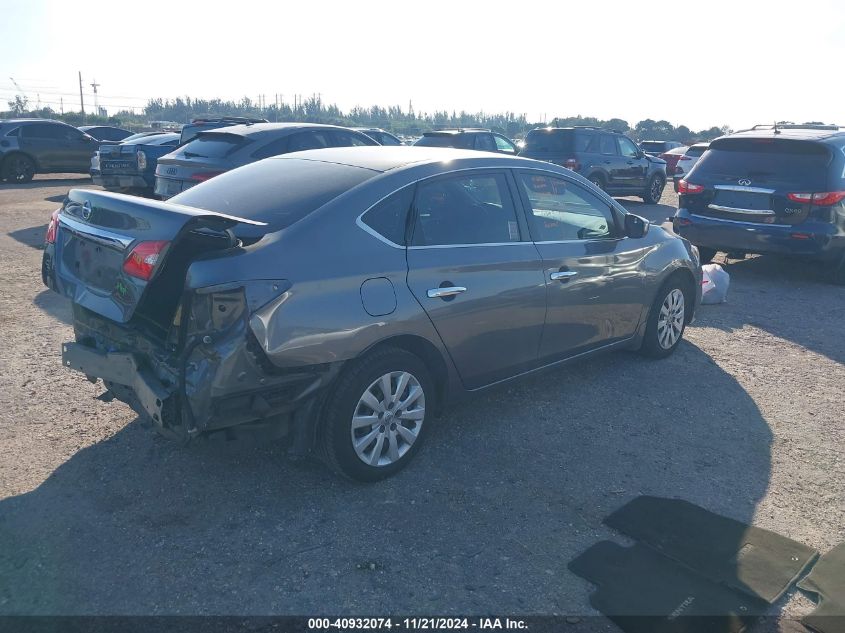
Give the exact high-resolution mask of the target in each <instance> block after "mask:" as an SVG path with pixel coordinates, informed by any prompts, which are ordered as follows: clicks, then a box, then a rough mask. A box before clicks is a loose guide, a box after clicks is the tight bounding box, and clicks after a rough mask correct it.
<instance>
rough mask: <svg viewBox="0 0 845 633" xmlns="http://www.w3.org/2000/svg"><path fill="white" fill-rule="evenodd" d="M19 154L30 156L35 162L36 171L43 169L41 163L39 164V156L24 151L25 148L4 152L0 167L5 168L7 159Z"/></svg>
mask: <svg viewBox="0 0 845 633" xmlns="http://www.w3.org/2000/svg"><path fill="white" fill-rule="evenodd" d="M18 155H20V156H25V157H26V158H28V159H29V160H31V161H32V162H33V164H34V165H35V171H36V172H40V171H41V165H39V164H38V159H37V158H35V156H33V155H32V154H30V153H28V152H25V151H23V150H21V149H13V150H11V151H9V152H6V153H5V154H3V158H2V160H0V169H2V168H3V165H5V163H6V161H7V160H8V159H9V158H12V157H13V156H18Z"/></svg>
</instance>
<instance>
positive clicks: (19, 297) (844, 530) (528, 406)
mask: <svg viewBox="0 0 845 633" xmlns="http://www.w3.org/2000/svg"><path fill="white" fill-rule="evenodd" d="M88 183H89V181H87V180H83V179H79V178H74V177H73V176H71V175H68V176H51V177H40V178H38V179H37V180H36V181H35V182H33V183H31V184H29V185H26V186H10V185H2V186H0V324H2V330H1V331H2V335H3V340H4V342H5V344H4V345H3V346H2V348H0V411H2V414H0V454H2V456H3V457H2V459H1V460H0V614H314V613H343V614H370V615H385V614H389V613H407V614H432V613H443V614H448V613H474V614H486V613H491V612H495V613H499V614H507V613H517V614H552V613H565V614H583V615H589V614H594V613H595V612H594V611H593V610H592V608H591V607H590V605H589V602H588V596H589V593H590V590H591V588H590V586H589V585H588V584H587V583H586V582H584V581H583V580H582V579H580V578H578V577H576V576H574V575H573V574H571V573H569V572H568V571H567V569H566V564H567V562H568V561H569V560H570V559H572V558H573V557H574V556H576V555H577V554H579V553H580V552H582V551H583V550H584V549H586V548H587V547H589V546H590V545H592V544H593V543H594V542H596V541H597V540H599V539H605V538H610V539H614V540H617V541H620V542H624V539H623V538H622V537H620V536H619V535H617V534H615V533H613V532H612V531H610V530H609V529H607V528H605V527H604V526H603V525H602V524H601V520H602V518H603V517H604V516H606V515H607V514H608V513H609V512H611V511H612V510H614V509H616V508H617V507H619V506H620V505H622V504H623V503H625V502H626V501H628V500H630V499H631V498H633V497H635V496H637V495H640V494H654V495H663V496H670V497H680V498H683V499H687V500H689V501H692V502H694V503H698V504H700V505H703V506H705V507H707V508H709V509H712V510H714V511H716V512H720V513H723V514H726V515H729V516H732V517H735V518H737V519H741V520H744V521H748V522H751V523H753V524H754V525H758V526H760V527H764V528H768V529H772V530H775V531H777V532H779V533H781V534H784V535H786V536H789V537H791V538H793V539H796V540H798V541H801V542H803V543H806V544H808V545H811V546H813V547H816V548H818V549H819V550H821V551H822V552H824V551H827V550H828V549H830V548H831V547H833V546H834V545H836V544H837V543H839V542H840V541H842V540H843V539H845V476H843V475H844V474H845V460H844V459H843V454H844V453H843V451H844V449H843V446H845V443H843V439H845V416H843V396H845V366H843V363H845V336H843V329H842V328H843V323H845V288H836V287H833V286H829V285H826V284H825V283H824V282H823V281H821V280H820V279H819V275H818V273H817V271H816V270H815V269H814V268H813V267H812V266H809V265H804V264H798V263H794V262H785V261H780V260H777V259H771V258H753V259H747V260H745V261H741V262H738V261H737V262H734V261H731V262H730V264H729V265H728V267H727V268H728V270H729V272H730V274H731V290H730V295H729V302H728V303H727V304H725V305H719V306H704V307H702V308H701V309H700V311H699V313H698V318H697V321H696V323H695V324H694V325H693V326H692V327H690V328H689V329H688V330H687V335H686V341H685V342H684V343H682V345H681V346H680V348H679V349H678V350H677V353H676V354H675V355H674V356H672V357H671V358H669V359H667V360H664V361H647V360H644V359H642V358H640V357H638V356H636V355H633V354H627V353H618V354H613V355H608V356H604V357H600V358H595V359H593V360H589V361H586V362H582V363H580V364H577V365H573V366H570V367H568V368H564V369H560V370H556V371H552V372H548V373H545V374H543V375H540V376H535V377H533V378H530V379H526V380H522V381H520V382H518V383H515V384H513V385H512V386H510V387H508V388H502V389H499V390H498V391H495V392H493V393H489V394H487V395H485V396H483V397H480V398H478V399H476V400H474V401H471V402H469V403H466V404H463V405H461V406H459V407H457V408H453V409H451V410H449V411H448V412H447V413H446V414H445V415H444V416H443V417H442V418H441V419H439V420H438V421H437V422H436V426H437V428H436V429H433V432H432V433H431V434H430V436H429V442H428V444H427V446H426V447H425V449H424V450H423V451H422V452H421V453H420V455H419V456H418V457H417V459H416V460H415V463H414V464H412V466H411V467H410V468H408V469H407V470H405V471H404V472H403V473H401V474H400V475H399V476H397V477H395V478H393V479H391V480H389V481H386V482H383V483H379V484H376V485H369V486H365V485H355V484H352V483H348V482H345V481H341V480H339V479H337V478H335V477H333V476H332V475H330V474H329V473H328V472H327V471H326V470H325V469H324V468H323V467H321V466H320V465H318V464H315V463H311V462H305V463H301V464H300V463H291V462H289V461H287V460H286V459H285V457H284V451H283V450H282V448H281V447H279V446H275V445H260V444H257V443H255V442H250V441H248V440H239V441H234V442H214V441H207V442H196V443H194V444H192V445H191V446H190V447H188V448H179V447H177V446H174V445H172V444H170V443H168V442H167V441H166V440H163V439H161V438H159V437H158V436H157V435H156V434H155V433H154V432H153V431H152V429H150V428H147V427H145V426H144V424H143V423H142V422H141V421H140V420H138V419H137V418H136V417H135V416H134V414H133V413H132V412H131V411H130V410H129V409H128V408H127V407H125V406H124V405H122V404H120V403H116V402H115V403H111V404H106V403H103V402H101V401H99V400H97V399H96V396H97V395H98V394H100V393H101V392H102V386H99V385H92V384H90V383H88V382H87V381H86V380H85V379H84V378H83V377H82V376H81V375H79V374H77V373H73V372H70V371H66V370H63V369H62V367H61V365H60V361H59V358H60V351H59V350H60V344H61V343H62V342H63V341H66V340H70V339H71V338H72V329H71V327H70V326H69V324H68V323H69V306H68V303H67V302H66V301H65V300H64V299H61V298H60V297H58V296H57V295H55V294H53V293H51V292H49V291H47V290H45V288H44V287H43V286H42V285H41V280H40V275H39V269H40V259H41V251H40V250H39V248H40V246H39V245H40V242H41V241H42V239H43V234H44V228H45V225H46V223H47V220H48V218H49V214H50V212H51V211H52V210H53V209H54V208H56V206H57V203H58V202H60V201H61V199H62V198H63V196H64V194H65V193H66V191H67V190H68V188H70V187H79V186H90V185H89V184H88ZM676 201H677V199H676V198H675V197H674V194H672V193H671V192H667V193H666V194H665V195H664V198H663V200H662V201H661V202H662V203H663V204H660V205H652V206H648V205H644V204H642V203H639V202H637V201H634V200H625V201H624V203H625V204H626V206H628V207H629V208H630V209H631V210H632V211H633V212H635V213H640V214H642V215H645V216H646V217H648V218H649V219H651V220H652V221H657V222H662V221H664V220H665V218H666V217H667V216H668V215H670V214H671V213H672V212H673V206H674V204H675V203H676ZM810 608H811V605H810V603H809V602H808V601H807V600H806V599H804V598H802V597H800V595H797V594H794V593H793V594H790V595H789V596H787V598H785V599H784V600H782V601H781V603H779V604H777V605H775V607H774V608H773V611H772V612H773V613H774V614H778V613H781V614H786V615H789V616H796V615H800V614H803V613H805V612H807V611H808V610H809V609H810ZM758 628H760V627H758ZM790 630H791V629H790Z"/></svg>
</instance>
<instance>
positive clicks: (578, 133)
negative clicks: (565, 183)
mask: <svg viewBox="0 0 845 633" xmlns="http://www.w3.org/2000/svg"><path fill="white" fill-rule="evenodd" d="M519 155H520V156H525V157H526V158H534V159H537V160H545V161H548V162H550V163H555V164H557V165H562V166H563V167H566V168H568V169H571V170H572V171H575V172H578V173H579V174H581V175H582V176H584V177H585V178H586V179H587V180H589V181H590V182H591V183H593V184H594V185H595V186H596V187H598V188H599V189H603V190H604V191H606V192H607V193H609V194H610V195H612V196H639V197H641V198H642V199H643V201H645V202H646V203H647V204H656V203H657V202H659V201H660V197H661V196H662V195H663V188H664V187H665V186H666V161H665V160H663V159H662V158H656V157H654V156H649V155H648V154H646V153H645V152H644V151H643V150H642V149H640V148H639V147H637V146H636V144H635V143H634V141H632V140H631V139H629V138H628V137H627V136H625V135H624V134H620V133H619V132H615V131H613V130H605V129H603V128H598V127H546V128H539V129H536V130H531V131H530V132H529V133H528V135H527V136H526V137H525V147H524V148H523V149H522V151H521V152H520V153H519Z"/></svg>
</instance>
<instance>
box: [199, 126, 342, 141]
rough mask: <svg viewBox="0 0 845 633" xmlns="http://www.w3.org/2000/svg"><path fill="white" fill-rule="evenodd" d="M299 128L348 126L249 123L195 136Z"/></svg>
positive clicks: (247, 134) (263, 133) (255, 135)
mask: <svg viewBox="0 0 845 633" xmlns="http://www.w3.org/2000/svg"><path fill="white" fill-rule="evenodd" d="M300 129H309V130H310V129H327V130H347V131H348V130H349V128H346V127H342V126H340V125H323V124H321V123H250V124H243V125H230V126H229V127H220V128H214V129H212V130H206V131H202V132H200V133H199V134H197V136H208V135H209V134H236V135H238V136H243V137H246V138H259V137H262V136H268V135H272V134H274V133H277V132H281V131H285V130H300Z"/></svg>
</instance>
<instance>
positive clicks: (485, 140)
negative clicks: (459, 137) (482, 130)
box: [475, 134, 496, 152]
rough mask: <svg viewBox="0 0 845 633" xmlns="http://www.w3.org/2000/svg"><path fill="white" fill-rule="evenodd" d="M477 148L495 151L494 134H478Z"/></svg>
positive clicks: (476, 137) (476, 139)
mask: <svg viewBox="0 0 845 633" xmlns="http://www.w3.org/2000/svg"><path fill="white" fill-rule="evenodd" d="M475 149H477V150H481V151H483V152H495V151H496V143H495V142H494V141H493V135H492V134H477V135H476V136H475Z"/></svg>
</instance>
